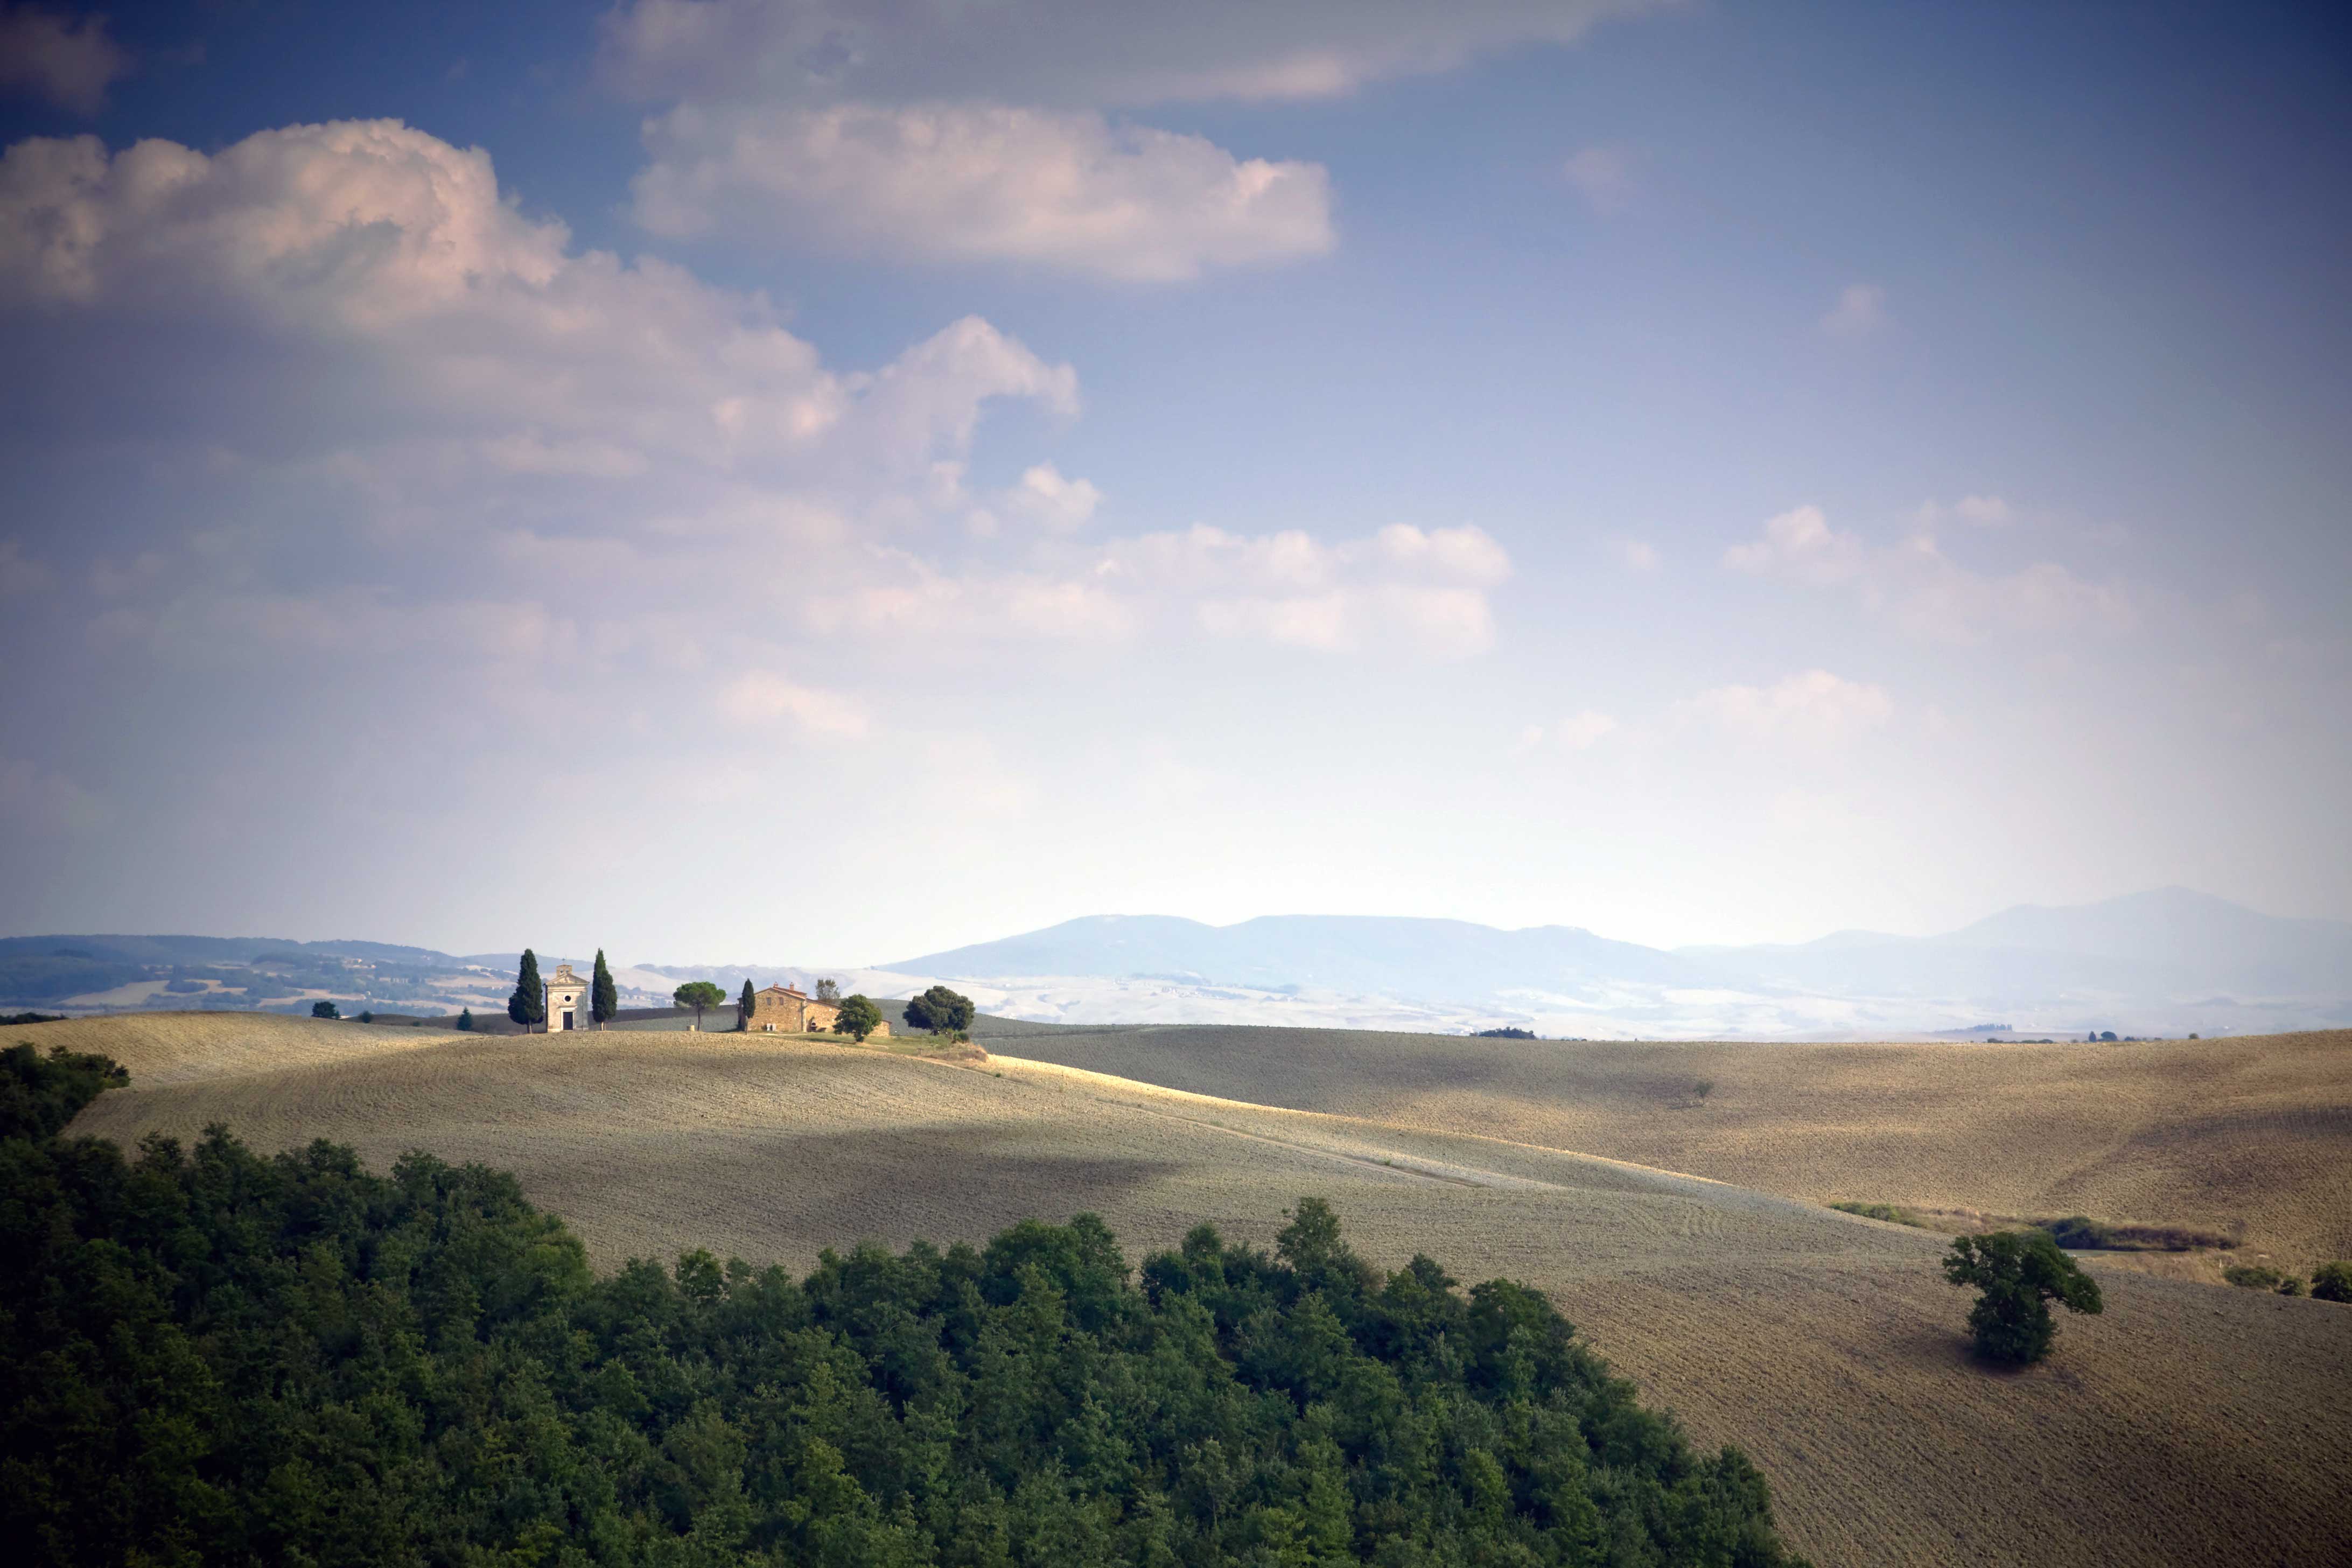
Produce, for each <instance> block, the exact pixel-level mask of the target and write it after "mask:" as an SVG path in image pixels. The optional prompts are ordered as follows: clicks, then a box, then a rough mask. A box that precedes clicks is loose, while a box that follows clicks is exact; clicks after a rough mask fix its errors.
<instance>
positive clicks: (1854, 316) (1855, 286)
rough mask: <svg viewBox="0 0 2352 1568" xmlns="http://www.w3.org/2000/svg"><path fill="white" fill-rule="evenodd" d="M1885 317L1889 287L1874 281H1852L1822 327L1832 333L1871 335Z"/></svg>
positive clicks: (1859, 336)
mask: <svg viewBox="0 0 2352 1568" xmlns="http://www.w3.org/2000/svg"><path fill="white" fill-rule="evenodd" d="M1886 321H1887V317H1886V290H1885V289H1882V288H1880V287H1879V286H1878V285H1877V284H1875V283H1849V284H1847V285H1846V286H1845V288H1844V289H1842V290H1841V291H1840V292H1839V294H1838V297H1837V303H1836V304H1834V305H1832V306H1831V307H1830V310H1829V314H1827V315H1825V316H1823V317H1822V331H1825V332H1827V333H1829V334H1830V335H1831V336H1832V337H1839V338H1861V337H1868V336H1869V335H1870V334H1871V333H1873V332H1875V331H1878V330H1879V329H1880V328H1882V327H1884V326H1885V325H1886Z"/></svg>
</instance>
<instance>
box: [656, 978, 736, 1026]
mask: <svg viewBox="0 0 2352 1568" xmlns="http://www.w3.org/2000/svg"><path fill="white" fill-rule="evenodd" d="M669 999H670V1000H671V1001H673V1002H675V1003H677V1005H679V1006H681V1007H691V1008H693V1009H694V1026H695V1027H696V1028H698V1029H699V1028H701V1027H702V1010H703V1009H704V1008H705V1007H716V1006H718V1005H719V1004H720V1003H721V1002H724V1001H726V1000H727V993H726V992H724V991H721V990H720V989H719V987H718V986H716V985H713V984H710V982H709V981H708V980H689V981H688V982H687V983H686V984H683V985H681V986H679V987H678V988H677V990H675V991H673V992H671V993H670V994H669Z"/></svg>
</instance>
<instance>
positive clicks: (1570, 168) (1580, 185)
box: [1560, 147, 1633, 217]
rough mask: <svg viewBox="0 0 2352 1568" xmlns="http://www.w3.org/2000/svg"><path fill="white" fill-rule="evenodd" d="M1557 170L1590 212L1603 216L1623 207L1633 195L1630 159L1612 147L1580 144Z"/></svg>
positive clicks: (1631, 163)
mask: <svg viewBox="0 0 2352 1568" xmlns="http://www.w3.org/2000/svg"><path fill="white" fill-rule="evenodd" d="M1560 173H1561V174H1563V175H1565V176H1566V177H1567V180H1568V183H1569V184H1570V185H1572V186H1574V187H1575V189H1576V192H1577V194H1578V195H1581V196H1582V197H1583V198H1584V199H1585V201H1586V203H1588V204H1589V205H1591V208H1592V210H1593V211H1594V212H1597V213H1599V214H1601V216H1604V217H1605V216H1608V215H1609V214H1611V213H1614V212H1618V211H1621V210H1622V209H1623V207H1624V205H1625V203H1626V200H1627V198H1629V197H1630V196H1631V195H1633V160H1632V159H1630V158H1628V157H1627V156H1626V155H1625V153H1623V152H1622V150H1620V149H1618V148H1615V147H1583V148H1579V149H1578V150H1577V151H1576V152H1574V153H1570V155H1569V158H1568V162H1567V163H1564V164H1562V165H1561V166H1560Z"/></svg>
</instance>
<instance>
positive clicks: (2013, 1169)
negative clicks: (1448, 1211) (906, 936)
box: [991, 1028, 2352, 1280]
mask: <svg viewBox="0 0 2352 1568" xmlns="http://www.w3.org/2000/svg"><path fill="white" fill-rule="evenodd" d="M991 1045H992V1047H996V1048H1002V1049H1003V1050H1005V1051H1008V1052H1012V1053H1014V1054H1018V1055H1024V1056H1034V1057H1042V1058H1049V1059H1051V1060H1054V1061H1057V1062H1063V1063H1066V1064H1069V1065H1073V1066H1077V1067H1084V1068H1094V1069H1096V1070H1098V1071H1101V1072H1107V1073H1115V1074H1118V1075H1120V1076H1123V1077H1130V1078H1139V1079H1147V1080H1149V1081H1150V1082H1154V1083H1161V1084H1168V1085H1171V1086H1173V1087H1177V1088H1182V1089H1193V1090H1197V1091H1199V1092H1202V1093H1207V1094H1219V1095H1227V1096H1231V1097H1233V1098H1234V1099H1237V1100H1254V1101H1257V1102H1260V1103H1264V1104H1269V1105H1282V1106H1289V1107H1292V1108H1295V1109H1299V1110H1328V1111H1336V1112H1339V1113H1342V1114H1346V1115H1352V1116H1363V1117H1370V1118H1372V1119H1375V1120H1378V1121H1386V1122H1392V1123H1395V1124H1398V1125H1401V1126H1410V1127H1424V1128H1429V1129H1432V1130H1435V1131H1466V1132H1483V1133H1489V1134H1493V1135H1495V1136H1497V1137H1504V1138H1513V1139H1519V1140H1523V1141H1525V1142H1531V1143H1540V1144H1544V1145H1546V1146H1548V1147H1551V1148H1557V1149H1575V1150H1580V1151H1582V1152H1586V1153H1593V1154H1605V1155H1609V1156H1612V1157H1614V1158H1617V1159H1622V1160H1634V1161H1640V1162H1642V1163H1646V1164H1653V1165H1662V1166H1665V1167H1667V1168H1669V1169H1672V1170H1677V1171H1688V1172H1693V1173H1697V1174H1700V1175H1706V1176H1712V1177H1715V1178H1716V1179H1717V1180H1719V1181H1726V1182H1733V1183H1737V1184H1740V1185H1742V1186H1749V1187H1759V1188H1761V1189H1763V1190H1765V1191H1767V1192H1774V1193H1780V1194H1786V1195H1788V1196H1790V1197H1799V1198H1806V1199H1810V1200H1812V1201H1814V1202H1818V1203H1836V1202H1842V1201H1851V1202H1860V1203H1889V1204H1895V1205H1899V1206H1903V1207H1906V1208H1916V1209H1928V1210H1943V1211H1960V1212H1962V1213H1976V1214H1984V1215H2011V1216H2016V1215H2024V1216H2035V1217H2046V1216H2055V1215H2076V1214H2080V1215H2089V1216H2091V1217H2093V1218H2095V1219H2102V1220H2107V1221H2112V1222H2119V1223H2131V1224H2143V1225H2150V1226H2182V1227H2189V1228H2193V1229H2198V1230H2204V1231H2210V1232H2212V1233H2215V1234H2219V1235H2226V1236H2230V1237H2235V1238H2236V1239H2238V1240H2239V1241H2240V1243H2241V1247H2240V1248H2239V1249H2238V1252H2237V1253H2236V1254H2223V1253H2203V1254H2198V1255H2194V1256H2184V1255H2179V1254H2161V1253H2158V1254H2137V1255H2133V1256H2131V1257H2130V1258H2129V1259H2128V1262H2129V1263H2130V1264H2132V1265H2134V1266H2137V1267H2142V1268H2153V1269H2154V1270H2155V1271H2158V1272H2172V1273H2178V1274H2180V1275H2183V1276H2187V1277H2195V1278H2203V1279H2212V1280H2218V1279H2220V1278H2221V1265H2222V1263H2223V1262H2224V1261H2227V1260H2229V1259H2230V1258H2232V1257H2237V1256H2242V1257H2247V1258H2262V1259H2263V1260H2265V1261H2274V1262H2276V1263H2277V1264H2279V1265H2280V1266H2282V1267H2284V1268H2292V1269H2295V1270H2297V1271H2305V1272H2307V1271H2308V1270H2309V1269H2310V1268H2311V1267H2312V1266H2313V1265H2314V1264H2316V1263H2321V1262H2325V1261H2326V1260H2328V1259H2330V1258H2347V1257H2352V1029H2338V1030H2333V1031H2330V1032H2327V1033H2323V1034H2302V1035H2270V1036H2255V1037H2238V1038H2231V1039H2216V1040H2158V1041H2147V1042H2141V1043H2134V1044H2129V1045H2104V1046H2089V1045H2060V1046H2011V1045H1997V1046H1996V1045H1974V1044H1922V1045H1780V1044H1769V1043H1738V1044H1721V1043H1717V1044H1699V1045H1684V1044H1672V1045H1651V1044H1620V1043H1614V1042H1612V1043H1599V1044H1587V1043H1582V1042H1566V1041H1550V1040H1538V1041H1527V1040H1488V1039H1472V1038H1462V1037H1449V1036H1437V1035H1389V1034H1373V1033H1365V1032H1355V1031H1340V1030H1320V1029H1244V1028H1189V1029H1188V1028H1150V1029H1145V1028H1137V1029H1106V1030H1083V1031H1082V1030H1075V1029H1074V1030H1067V1031H1055V1032H1051V1033H1044V1034H1038V1035H1032V1036H1025V1037H1017V1038H1006V1039H998V1040H992V1041H991Z"/></svg>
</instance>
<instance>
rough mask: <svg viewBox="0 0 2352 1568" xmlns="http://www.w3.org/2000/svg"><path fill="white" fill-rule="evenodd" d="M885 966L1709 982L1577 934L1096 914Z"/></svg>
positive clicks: (1348, 980)
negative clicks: (1211, 921) (1216, 923)
mask: <svg viewBox="0 0 2352 1568" xmlns="http://www.w3.org/2000/svg"><path fill="white" fill-rule="evenodd" d="M883 967H885V968H887V969H891V970H898V971H904V972H906V973H915V974H956V975H964V976H968V977H970V978H973V979H984V978H992V977H1000V976H1013V975H1047V974H1054V975H1083V976H1096V977H1120V976H1128V975H1149V976H1155V977H1160V978H1164V979H1171V980H1181V981H1186V982H1189V983H1192V984H1202V985H1236V986H1249V987H1251V988H1253V989H1256V990H1265V991H1283V990H1299V989H1307V988H1312V989H1317V990H1325V991H1339V992H1349V993H1358V994H1381V995H1391V996H1407V997H1418V998H1424V999H1430V1000H1455V999H1460V998H1464V997H1472V996H1486V995H1492V994H1496V993H1497V992H1501V991H1507V990H1514V989H1519V988H1525V987H1529V986H1533V987H1537V988H1540V989H1544V990H1552V991H1563V992H1566V991H1582V990H1584V989H1587V988H1589V987H1591V986H1592V985H1595V984H1606V983H1608V982H1611V981H1619V980H1629V979H1630V980H1639V981H1642V982H1644V983H1648V984H1678V983H1684V982H1696V981H1697V980H1699V979H1701V978H1702V975H1703V972H1702V971H1701V970H1700V969H1698V968H1697V967H1696V966H1695V965H1693V964H1691V963H1688V962H1687V961H1685V960H1684V959H1682V958H1680V957H1677V956H1676V955H1675V954H1673V953H1670V952H1659V951H1658V950H1657V949H1656V948H1654V947H1643V946H1640V945H1639V944H1637V943H1634V942H1612V941H1610V940H1609V939H1608V938H1606V937H1600V936H1595V935H1593V934H1592V933H1591V931H1582V930H1580V929H1578V928H1577V927H1574V926H1534V927H1530V928H1528V930H1525V931H1497V930H1496V929H1495V928H1493V927H1492V926H1482V925H1474V924H1472V923H1470V922H1469V921H1441V920H1416V919H1412V918H1407V917H1391V916H1380V915H1265V916H1261V917H1260V918H1258V919H1256V920H1249V921H1242V922H1241V923H1240V924H1238V925H1229V926H1212V925H1203V924H1202V923H1201V922H1200V921H1188V920H1180V919H1178V918H1176V917H1174V916H1171V915H1089V916H1087V917H1086V918H1084V919H1081V920H1075V921H1063V922H1062V923H1061V924H1060V925H1057V926H1048V927H1046V928H1045V930H1043V931H1030V932H1027V933H1026V934H1024V935H1021V936H1013V937H1006V938H1004V939H1003V940H1002V941H999V942H980V943H977V944H975V945H973V946H971V947H959V948H953V949H950V950H949V951H948V952H934V953H927V954H925V955H924V956H922V957H920V958H910V959H908V960H906V961H905V962H903V963H891V964H886V965H884V966H883Z"/></svg>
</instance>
